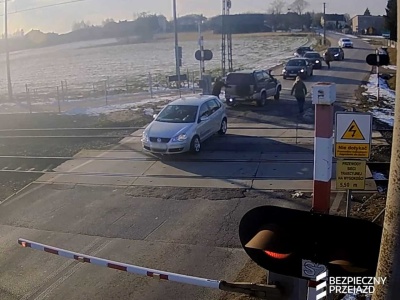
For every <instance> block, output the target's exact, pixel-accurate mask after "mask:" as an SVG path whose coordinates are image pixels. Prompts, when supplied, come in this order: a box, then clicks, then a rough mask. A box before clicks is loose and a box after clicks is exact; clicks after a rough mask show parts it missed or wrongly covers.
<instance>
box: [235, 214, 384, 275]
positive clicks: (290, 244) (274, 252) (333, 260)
mask: <svg viewBox="0 0 400 300" xmlns="http://www.w3.org/2000/svg"><path fill="white" fill-rule="evenodd" d="M381 234H382V228H381V227H380V226H378V225H376V224H373V223H371V222H368V221H364V220H358V219H351V218H344V217H338V216H331V215H325V214H316V213H312V212H307V211H299V210H293V209H287V208H281V207H275V206H262V207H257V208H255V209H253V210H251V211H249V212H248V213H247V214H246V215H245V216H244V217H243V218H242V220H241V222H240V226H239V235H240V241H241V243H242V246H243V248H244V249H245V251H246V253H247V254H248V255H249V256H250V258H251V259H252V260H253V261H255V262H256V263H257V264H258V265H259V266H261V267H263V268H265V269H267V270H270V271H272V272H275V273H278V274H282V275H287V276H292V277H299V278H308V279H309V278H310V277H309V276H308V275H307V274H305V272H304V263H305V262H307V261H312V262H314V263H317V264H321V265H324V266H325V267H326V268H327V269H328V270H329V274H330V275H331V276H355V275H357V276H373V275H374V274H375V271H376V266H377V261H378V256H379V247H380V241H381ZM316 275H318V274H316Z"/></svg>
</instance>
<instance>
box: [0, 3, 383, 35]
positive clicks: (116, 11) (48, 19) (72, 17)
mask: <svg viewBox="0 0 400 300" xmlns="http://www.w3.org/2000/svg"><path fill="white" fill-rule="evenodd" d="M8 1H9V5H8V6H9V13H10V14H9V32H10V33H12V32H15V31H16V30H18V29H23V30H24V31H25V32H28V31H30V30H31V29H39V30H41V31H43V32H57V33H65V32H69V31H71V28H72V24H73V23H74V22H76V21H82V20H85V21H90V23H91V24H93V25H99V24H101V22H102V20H104V19H106V18H113V19H114V20H116V21H118V20H132V18H133V16H134V14H135V13H140V12H149V13H157V14H163V15H165V16H166V17H167V18H168V19H171V18H172V0H148V1H143V0H83V1H81V2H75V3H70V4H65V5H59V6H54V7H48V8H42V9H38V10H31V11H26V12H20V13H13V12H17V11H19V10H23V9H28V8H33V7H38V6H43V5H49V4H56V3H60V2H65V1H68V0H8ZM292 1H293V0H286V1H285V2H286V3H288V4H289V3H291V2H292ZM323 1H324V0H308V3H309V6H308V8H307V10H308V11H315V12H321V11H322V10H323ZM2 2H4V0H2V1H0V5H1V6H3V5H4V4H3V3H2ZM272 2H273V0H232V9H231V13H233V14H234V13H242V12H259V13H265V12H267V10H268V8H269V7H270V5H271V3H272ZM326 2H327V4H326V13H343V14H344V13H348V14H350V15H351V16H353V15H357V14H363V13H364V11H365V9H366V8H367V7H368V8H369V10H370V11H371V14H373V15H383V14H385V7H386V4H387V1H386V0H335V1H332V0H330V1H326ZM221 9H222V0H177V13H178V16H179V15H180V16H182V15H186V14H192V13H193V14H204V15H205V16H207V17H211V16H215V15H218V14H220V13H221ZM1 11H2V12H3V11H4V9H3V8H2V9H1ZM1 15H3V14H1ZM3 25H4V17H3V16H0V32H4V26H3Z"/></svg>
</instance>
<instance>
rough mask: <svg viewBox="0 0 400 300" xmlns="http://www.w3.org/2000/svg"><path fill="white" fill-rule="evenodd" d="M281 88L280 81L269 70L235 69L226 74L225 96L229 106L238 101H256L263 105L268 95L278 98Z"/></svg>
mask: <svg viewBox="0 0 400 300" xmlns="http://www.w3.org/2000/svg"><path fill="white" fill-rule="evenodd" d="M281 90H282V85H281V83H280V82H279V80H277V79H276V78H274V77H273V76H272V74H271V72H270V71H264V70H257V71H254V70H251V71H237V72H232V73H229V74H228V76H226V87H225V98H226V104H227V105H229V106H232V105H234V104H235V103H237V102H240V101H249V102H252V101H256V102H257V105H258V106H264V105H265V104H266V101H267V98H269V97H274V99H275V100H279V97H280V92H281Z"/></svg>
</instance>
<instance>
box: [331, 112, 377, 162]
mask: <svg viewBox="0 0 400 300" xmlns="http://www.w3.org/2000/svg"><path fill="white" fill-rule="evenodd" d="M371 142H372V115H371V114H369V113H354V112H337V113H336V122H335V157H336V158H364V159H368V158H369V157H370V155H371Z"/></svg>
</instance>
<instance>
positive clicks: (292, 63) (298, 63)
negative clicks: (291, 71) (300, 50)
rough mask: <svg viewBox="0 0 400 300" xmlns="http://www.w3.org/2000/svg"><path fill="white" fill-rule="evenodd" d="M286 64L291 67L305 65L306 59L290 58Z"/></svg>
mask: <svg viewBox="0 0 400 300" xmlns="http://www.w3.org/2000/svg"><path fill="white" fill-rule="evenodd" d="M286 65H287V66H291V67H302V66H305V65H306V61H305V60H303V59H291V60H289V61H288V62H287V64H286Z"/></svg>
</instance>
